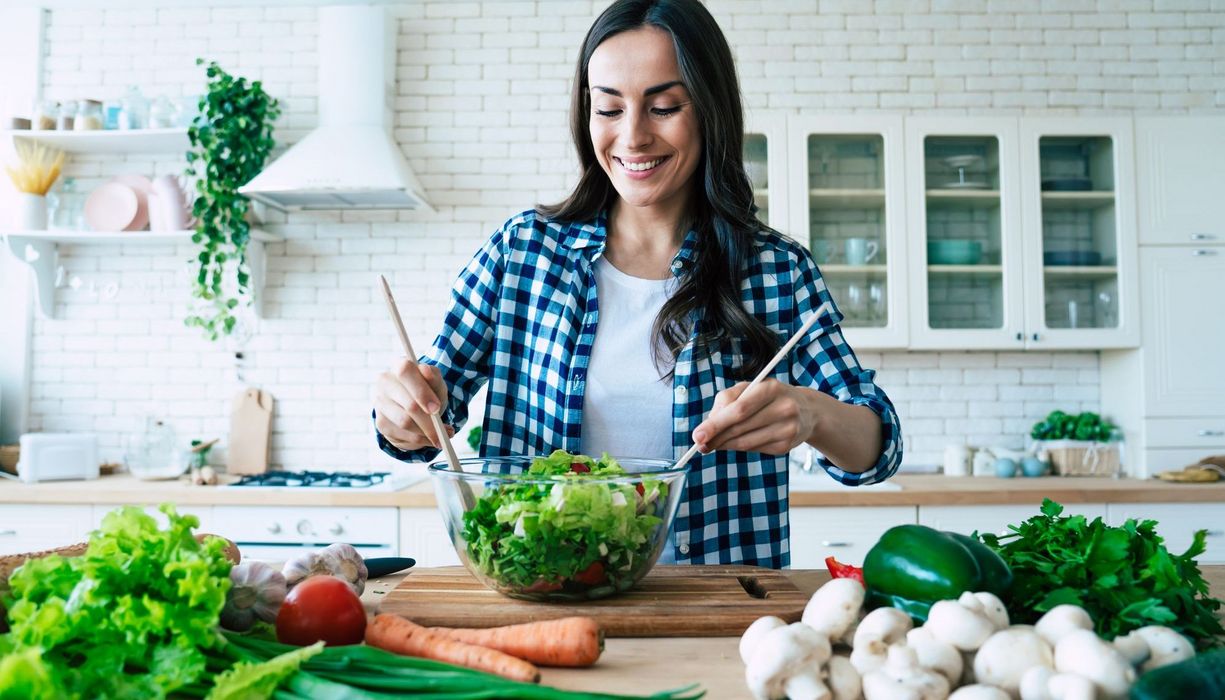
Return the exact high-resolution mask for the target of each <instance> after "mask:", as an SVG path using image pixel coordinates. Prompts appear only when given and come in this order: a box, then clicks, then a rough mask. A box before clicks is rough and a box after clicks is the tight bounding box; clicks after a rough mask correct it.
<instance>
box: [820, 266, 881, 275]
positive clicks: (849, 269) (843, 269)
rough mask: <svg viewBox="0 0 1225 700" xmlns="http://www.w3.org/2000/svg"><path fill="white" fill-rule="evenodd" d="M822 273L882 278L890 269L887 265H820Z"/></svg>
mask: <svg viewBox="0 0 1225 700" xmlns="http://www.w3.org/2000/svg"><path fill="white" fill-rule="evenodd" d="M818 267H820V268H821V273H822V274H826V275H870V276H873V277H880V276H883V275H885V274H886V273H887V272H888V271H889V269H888V267H887V266H885V265H820V264H818Z"/></svg>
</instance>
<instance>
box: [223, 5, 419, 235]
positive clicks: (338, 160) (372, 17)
mask: <svg viewBox="0 0 1225 700" xmlns="http://www.w3.org/2000/svg"><path fill="white" fill-rule="evenodd" d="M396 27H397V24H396V21H395V20H392V21H388V18H387V11H386V8H384V7H382V6H380V5H342V6H329V7H321V8H319V44H318V55H319V126H318V128H316V129H315V130H314V131H312V132H311V133H309V134H307V135H306V137H305V138H303V139H302V140H301V141H299V142H297V143H296V144H294V145H293V146H290V148H289V150H288V151H286V152H285V153H284V155H282V156H281V157H280V158H277V159H276V160H275V161H273V163H272V164H271V165H269V166H268V167H266V168H265V169H264V171H263V172H261V173H260V174H259V175H256V176H255V177H254V178H252V179H251V181H250V182H248V183H247V184H246V185H244V186H242V187H241V188H239V192H241V193H243V194H245V195H247V196H248V197H250V198H252V199H254V200H256V201H258V202H263V203H264V204H267V205H269V206H272V207H275V208H277V209H284V210H296V209H418V208H423V209H425V210H427V211H433V208H432V207H431V206H430V203H429V202H428V201H427V200H426V198H425V190H424V189H423V188H422V187H421V183H420V182H419V181H418V180H417V176H416V175H415V174H413V170H412V168H411V167H409V165H408V161H407V160H405V158H404V154H403V153H402V152H401V151H400V146H399V144H397V143H396V140H395V139H394V138H392V135H391V128H390V125H391V104H390V98H391V97H392V96H394V95H395V94H396V90H395V55H396V33H397V30H396Z"/></svg>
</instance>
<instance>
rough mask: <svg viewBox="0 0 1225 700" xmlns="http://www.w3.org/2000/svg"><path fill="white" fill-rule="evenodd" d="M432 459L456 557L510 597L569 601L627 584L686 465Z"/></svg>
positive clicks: (574, 458) (648, 550)
mask: <svg viewBox="0 0 1225 700" xmlns="http://www.w3.org/2000/svg"><path fill="white" fill-rule="evenodd" d="M460 466H461V467H462V468H463V470H464V471H463V472H462V473H461V472H456V471H453V470H451V469H450V468H449V467H448V465H447V464H446V463H445V462H442V463H438V464H433V465H430V468H429V473H430V476H431V477H432V480H433V482H434V493H435V496H436V497H437V500H438V508H439V511H440V512H441V513H442V519H443V522H444V523H445V524H446V527H447V532H448V534H449V535H450V537H451V543H452V544H453V545H455V551H456V552H457V553H458V554H459V558H460V561H462V562H463V563H464V566H466V567H468V570H469V571H471V572H472V575H473V576H475V577H476V578H477V579H478V580H479V581H480V582H481V583H483V584H485V585H486V586H488V587H489V588H491V589H493V590H495V591H498V592H499V593H502V594H504V595H507V596H510V597H512V598H521V599H524V600H535V601H575V600H595V599H598V598H606V597H608V596H611V595H614V594H616V593H619V592H621V591H625V590H629V589H630V588H632V587H633V586H634V585H635V584H637V583H638V582H639V581H640V580H641V579H642V577H643V576H645V575H646V573H647V572H648V571H650V570H651V567H652V566H654V565H655V561H656V560H657V559H658V558H659V554H660V552H661V550H662V549H663V547H664V543H665V542H666V541H667V536H668V530H669V528H670V527H671V526H672V518H673V517H674V516H675V515H676V507H677V504H678V503H679V502H680V497H681V491H682V489H683V486H684V483H685V474H686V473H687V472H688V470H689V467H688V465H686V466H684V467H682V468H680V469H677V468H676V466H675V464H674V463H672V462H670V461H667V460H659V459H622V460H613V459H611V458H609V457H608V456H607V455H605V456H604V457H602V458H600V459H598V460H597V459H593V458H591V457H585V456H581V455H571V454H569V453H566V452H564V451H562V450H558V451H556V452H554V453H553V454H551V455H549V456H547V457H490V458H477V459H464V460H460Z"/></svg>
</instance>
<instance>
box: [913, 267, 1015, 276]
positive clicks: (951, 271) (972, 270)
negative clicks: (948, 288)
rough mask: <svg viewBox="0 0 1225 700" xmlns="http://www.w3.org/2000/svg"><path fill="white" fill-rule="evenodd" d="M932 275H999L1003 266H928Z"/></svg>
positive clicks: (1002, 270)
mask: <svg viewBox="0 0 1225 700" xmlns="http://www.w3.org/2000/svg"><path fill="white" fill-rule="evenodd" d="M927 271H928V272H930V273H931V274H933V275H1000V274H1002V273H1003V272H1004V266H1003V265H928V266H927Z"/></svg>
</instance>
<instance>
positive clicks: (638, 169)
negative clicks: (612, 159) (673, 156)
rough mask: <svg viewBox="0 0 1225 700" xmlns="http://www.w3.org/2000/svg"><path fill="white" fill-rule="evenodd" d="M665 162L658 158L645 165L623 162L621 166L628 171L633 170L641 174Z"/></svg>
mask: <svg viewBox="0 0 1225 700" xmlns="http://www.w3.org/2000/svg"><path fill="white" fill-rule="evenodd" d="M663 160H664V159H663V158H656V159H655V160H649V161H647V162H645V163H626V162H625V161H621V165H623V166H625V169H626V170H632V171H634V172H636V173H639V172H642V171H643V170H650V169H651V168H654V167H655V166H657V165H659V164H660V163H662V162H663Z"/></svg>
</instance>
